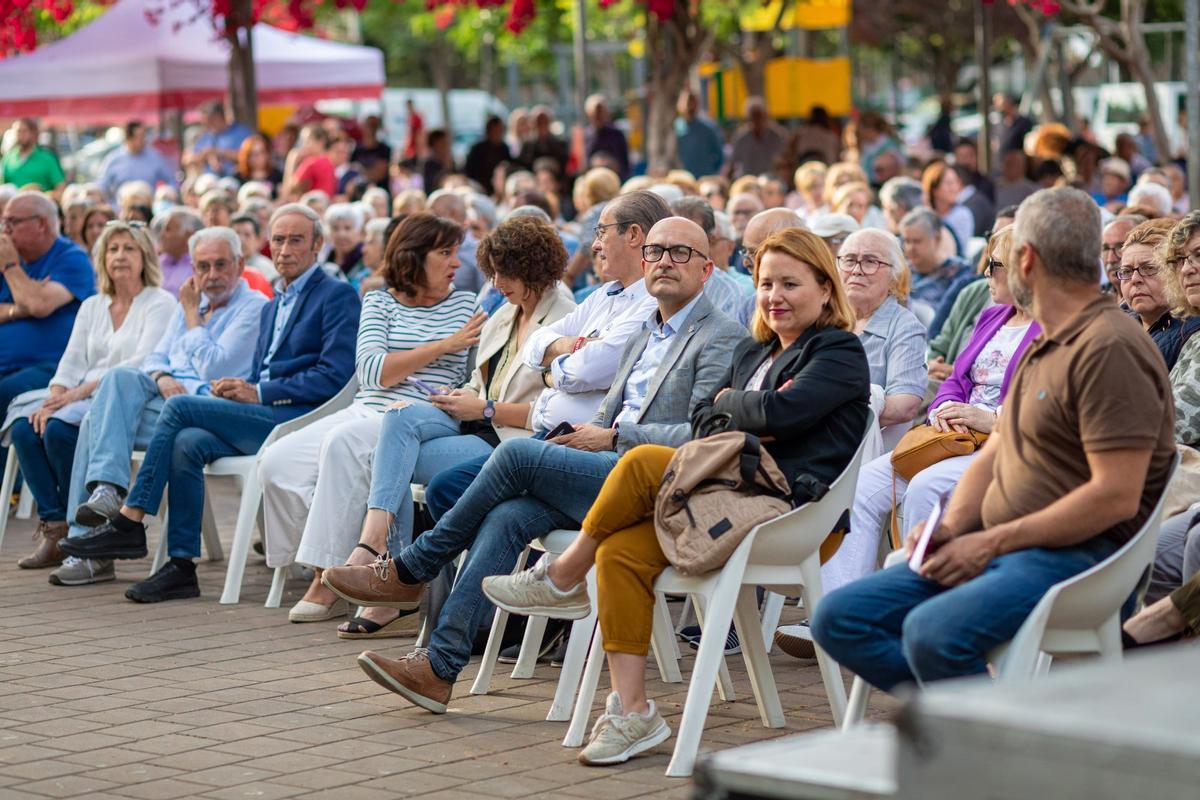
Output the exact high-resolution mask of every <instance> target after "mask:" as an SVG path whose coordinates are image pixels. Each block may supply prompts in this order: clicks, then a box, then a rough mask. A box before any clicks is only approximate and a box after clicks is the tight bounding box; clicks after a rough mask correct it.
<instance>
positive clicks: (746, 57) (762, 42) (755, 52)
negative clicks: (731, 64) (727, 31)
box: [737, 31, 773, 97]
mask: <svg viewBox="0 0 1200 800" xmlns="http://www.w3.org/2000/svg"><path fill="white" fill-rule="evenodd" d="M742 37H743V43H742V46H741V47H739V48H738V49H737V53H738V66H740V67H741V68H742V80H744V81H745V82H746V96H747V97H762V96H763V95H764V94H765V93H766V87H767V60H768V58H769V57H770V55H773V54H772V53H770V51H771V42H770V34H769V33H763V32H759V31H743V32H742Z"/></svg>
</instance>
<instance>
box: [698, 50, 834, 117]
mask: <svg viewBox="0 0 1200 800" xmlns="http://www.w3.org/2000/svg"><path fill="white" fill-rule="evenodd" d="M700 76H701V77H702V78H706V79H711V80H709V81H708V83H707V86H708V108H709V109H712V110H713V111H712V114H713V116H717V112H716V109H717V98H718V92H717V86H716V84H717V79H718V78H719V80H720V82H721V89H722V93H721V94H722V98H721V99H722V101H723V106H722V111H723V114H722V116H724V117H725V118H727V119H741V117H742V108H743V107H744V105H745V103H746V82H745V81H744V80H743V79H742V73H741V70H740V69H738V68H737V67H734V68H732V69H728V70H721V68H720V65H718V64H715V63H711V62H710V63H705V64H701V65H700ZM765 79H766V97H765V98H764V99H765V100H766V102H767V113H769V114H770V115H771V116H772V117H806V116H808V114H809V112H810V111H811V110H812V107H813V106H814V105H823V106H825V108H826V109H827V110H828V111H829V113H830V114H832V115H834V116H843V115H845V114H849V113H850V59H849V58H831V59H820V60H818V59H810V58H775V59H772V60H771V61H769V62H768V63H767V67H766V71H765Z"/></svg>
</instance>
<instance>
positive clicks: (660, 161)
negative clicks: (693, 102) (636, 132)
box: [646, 0, 712, 174]
mask: <svg viewBox="0 0 1200 800" xmlns="http://www.w3.org/2000/svg"><path fill="white" fill-rule="evenodd" d="M699 14H700V10H699V2H698V0H675V13H674V14H673V15H672V16H671V18H670V19H668V20H666V21H659V20H658V19H657V18H656V17H655V16H654V15H653V14H651V13H647V17H648V19H647V22H646V56H647V60H648V61H650V64H649V67H650V69H649V73H650V81H649V98H648V103H647V105H648V108H647V111H646V160H647V162H648V163H647V171H648V173H649V174H656V173H657V174H665V173H666V171H667V170H669V169H671V168H672V167H674V166H675V164H676V161H677V159H676V146H675V145H676V142H675V103H676V101H677V100H678V99H679V93H680V92H682V91H683V88H684V87H685V86H686V85H687V81H688V76H689V75H690V74H691V71H692V68H693V67H694V66H695V65H696V63H697V62H698V61H699V60H700V57H701V56H702V55H703V54H704V51H705V50H706V49H707V48H708V46H709V44H710V43H711V41H712V32H711V31H709V30H706V29H705V28H703V27H701V25H700V22H699Z"/></svg>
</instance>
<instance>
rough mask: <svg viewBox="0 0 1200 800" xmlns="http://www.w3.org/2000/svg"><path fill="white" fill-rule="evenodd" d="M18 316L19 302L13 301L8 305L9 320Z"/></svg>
mask: <svg viewBox="0 0 1200 800" xmlns="http://www.w3.org/2000/svg"><path fill="white" fill-rule="evenodd" d="M16 318H17V304H16V303H13V304H12V305H10V306H9V307H8V321H9V322H12V321H13V320H14V319H16Z"/></svg>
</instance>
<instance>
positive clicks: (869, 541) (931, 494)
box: [821, 453, 975, 594]
mask: <svg viewBox="0 0 1200 800" xmlns="http://www.w3.org/2000/svg"><path fill="white" fill-rule="evenodd" d="M974 457H975V455H974V454H971V455H969V456H957V457H955V458H947V459H945V460H943V461H939V462H937V463H936V464H931V465H930V466H929V467H927V468H926V469H923V470H921V471H920V472H918V473H917V475H916V477H914V478H913V480H912V483H911V484H910V483H909V482H907V481H905V480H904V479H903V478H900V477H897V478H896V505H897V507H898V508H899V509H900V517H901V523H902V524H901V528H900V535H901V536H902V537H903V536H904V535H905V534H907V532H908V527H909V526H911V525H912V524H914V523H917V522H920V521H921V520H923V519H925V518H926V517H927V516H929V512H930V511H932V510H933V504H934V503H935V502H936V501H937V498H938V497H939V496H941V495H943V494H945V495H948V494H949V493H950V492H951V491H952V490H953V489H954V486H955V484H957V483H958V480H959V478H961V477H962V474H963V473H964V472H966V470H967V465H968V464H970V463H971V459H973V458H974ZM892 475H893V472H892V454H891V453H886V454H884V455H882V456H879V457H878V458H876V459H875V460H873V461H871V462H869V463H867V464H866V465H864V466H863V468H862V470H861V471H859V473H858V486H857V487H856V488H855V490H854V505H853V507H851V509H850V532H849V533H847V534H846V538H845V539H844V540H843V541H842V546H841V547H839V548H838V551H837V552H836V553H835V554H834V556H833V558H831V559H829V561H828V562H826V563H825V564H823V565H822V566H821V590H822V591H823V592H825V593H826V594H828V593H829V592H832V591H833V590H834V589H837V588H839V587H842V586H845V585H846V584H847V583H850V582H851V581H854V580H857V579H859V578H861V577H863V576H864V575H869V574H871V573H872V572H874V571H875V564H876V561H877V559H878V556H879V540H880V536H881V534H882V533H883V530H884V525H885V524H887V521H888V515H889V514H890V513H891V511H892Z"/></svg>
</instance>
